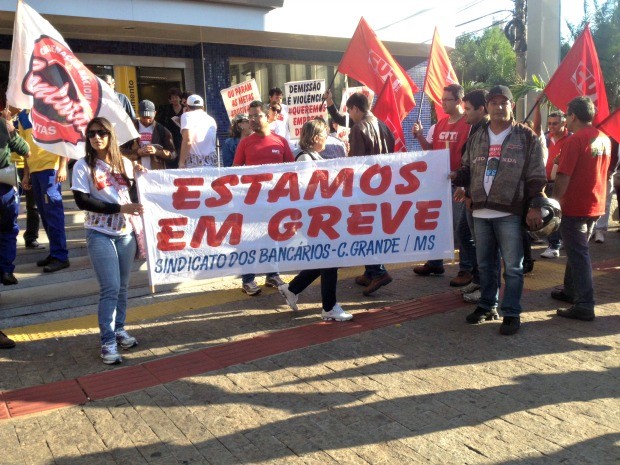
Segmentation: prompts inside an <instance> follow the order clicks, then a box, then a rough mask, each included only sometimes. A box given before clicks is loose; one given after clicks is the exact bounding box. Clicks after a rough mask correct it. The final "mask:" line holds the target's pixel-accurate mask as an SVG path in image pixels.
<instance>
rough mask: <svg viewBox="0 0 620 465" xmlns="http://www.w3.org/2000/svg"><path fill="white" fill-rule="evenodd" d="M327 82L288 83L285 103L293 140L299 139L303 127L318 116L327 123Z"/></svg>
mask: <svg viewBox="0 0 620 465" xmlns="http://www.w3.org/2000/svg"><path fill="white" fill-rule="evenodd" d="M324 93H325V80H324V79H314V80H310V81H296V82H287V83H286V84H284V100H283V103H284V104H286V105H287V106H288V127H289V132H290V136H291V139H295V140H296V139H299V135H300V134H301V127H302V126H303V125H304V123H305V122H306V121H309V120H311V119H314V118H316V117H317V116H319V117H321V118H323V119H324V120H325V121H327V105H326V104H325V102H323V94H324Z"/></svg>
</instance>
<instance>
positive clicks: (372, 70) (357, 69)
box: [338, 18, 418, 121]
mask: <svg viewBox="0 0 620 465" xmlns="http://www.w3.org/2000/svg"><path fill="white" fill-rule="evenodd" d="M338 71H340V72H341V73H342V74H348V75H349V76H351V77H352V78H353V79H357V80H358V81H359V82H361V83H362V84H364V85H366V86H368V87H370V88H371V89H372V90H374V91H375V92H380V91H381V89H382V88H383V83H384V82H385V81H386V79H387V78H388V77H389V76H391V77H392V80H393V85H394V96H395V98H396V104H397V107H398V114H399V118H400V121H402V120H403V119H405V117H406V116H407V115H408V114H409V112H410V111H411V110H412V109H413V107H415V100H414V98H413V94H414V93H416V92H417V91H418V87H417V86H416V85H415V83H414V82H413V80H412V79H411V77H410V76H409V75H408V74H407V73H406V72H405V70H404V69H403V68H402V67H401V66H400V65H399V64H398V63H397V62H396V60H394V58H393V57H392V55H391V54H390V52H388V50H387V49H386V48H385V46H384V45H383V43H381V41H380V40H379V38H378V37H377V35H376V34H375V33H374V31H373V30H372V29H371V28H370V26H369V25H368V23H367V22H366V20H365V19H364V18H361V19H360V22H359V24H358V25H357V29H356V30H355V34H353V37H352V38H351V42H349V46H348V47H347V49H346V51H345V52H344V55H343V56H342V60H341V61H340V64H339V65H338Z"/></svg>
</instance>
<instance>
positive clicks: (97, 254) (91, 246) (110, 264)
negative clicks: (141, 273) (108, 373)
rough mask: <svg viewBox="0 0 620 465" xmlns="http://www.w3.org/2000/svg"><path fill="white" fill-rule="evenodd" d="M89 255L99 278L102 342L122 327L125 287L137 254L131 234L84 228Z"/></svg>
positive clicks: (106, 340) (123, 321) (110, 340)
mask: <svg viewBox="0 0 620 465" xmlns="http://www.w3.org/2000/svg"><path fill="white" fill-rule="evenodd" d="M86 245H87V248H88V256H89V257H90V261H91V263H92V264H93V268H94V270H95V274H96V275H97V281H99V309H98V318H99V334H100V336H101V344H102V345H103V344H107V343H110V342H113V341H114V340H115V335H114V331H118V330H121V329H123V328H124V327H125V316H126V315H127V287H128V284H129V275H130V273H131V264H132V263H133V259H134V257H135V255H136V239H135V237H134V235H133V234H125V235H123V236H111V235H109V234H103V233H101V232H99V231H95V230H93V229H87V230H86Z"/></svg>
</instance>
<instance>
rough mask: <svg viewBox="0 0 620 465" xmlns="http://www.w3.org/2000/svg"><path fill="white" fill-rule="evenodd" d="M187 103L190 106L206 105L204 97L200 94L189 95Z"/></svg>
mask: <svg viewBox="0 0 620 465" xmlns="http://www.w3.org/2000/svg"><path fill="white" fill-rule="evenodd" d="M186 102H187V105H189V106H190V107H204V106H205V103H204V101H203V100H202V97H201V96H200V95H196V94H193V95H190V96H189V97H187V100H186Z"/></svg>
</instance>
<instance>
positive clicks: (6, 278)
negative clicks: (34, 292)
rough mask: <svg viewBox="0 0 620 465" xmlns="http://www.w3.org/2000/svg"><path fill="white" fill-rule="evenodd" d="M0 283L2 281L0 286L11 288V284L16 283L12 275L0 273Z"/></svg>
mask: <svg viewBox="0 0 620 465" xmlns="http://www.w3.org/2000/svg"><path fill="white" fill-rule="evenodd" d="M0 281H2V284H4V285H5V286H12V285H13V284H17V283H18V281H17V278H16V277H15V275H14V274H13V273H2V275H0Z"/></svg>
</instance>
